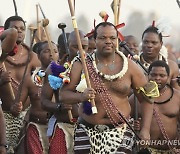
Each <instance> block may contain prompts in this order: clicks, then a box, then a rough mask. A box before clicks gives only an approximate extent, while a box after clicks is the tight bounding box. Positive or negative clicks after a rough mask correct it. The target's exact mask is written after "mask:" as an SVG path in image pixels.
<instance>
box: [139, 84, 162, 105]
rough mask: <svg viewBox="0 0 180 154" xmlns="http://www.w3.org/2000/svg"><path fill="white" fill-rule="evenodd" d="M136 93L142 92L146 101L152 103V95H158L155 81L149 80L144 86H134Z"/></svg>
mask: <svg viewBox="0 0 180 154" xmlns="http://www.w3.org/2000/svg"><path fill="white" fill-rule="evenodd" d="M136 89H137V90H138V91H137V92H138V93H140V92H142V94H143V96H144V97H145V99H147V100H148V102H150V103H153V101H154V100H153V98H154V97H159V89H158V85H157V83H156V82H155V81H149V82H148V83H147V84H146V85H145V86H144V87H140V88H136Z"/></svg>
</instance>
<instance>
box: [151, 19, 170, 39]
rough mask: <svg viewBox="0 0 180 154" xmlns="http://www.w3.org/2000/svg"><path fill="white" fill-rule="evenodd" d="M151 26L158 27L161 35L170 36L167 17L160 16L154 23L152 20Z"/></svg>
mask: <svg viewBox="0 0 180 154" xmlns="http://www.w3.org/2000/svg"><path fill="white" fill-rule="evenodd" d="M152 26H153V27H156V28H157V29H158V33H161V34H162V36H163V37H169V36H170V30H171V26H170V21H169V20H168V18H161V19H159V20H158V21H157V22H156V23H155V21H153V23H152Z"/></svg>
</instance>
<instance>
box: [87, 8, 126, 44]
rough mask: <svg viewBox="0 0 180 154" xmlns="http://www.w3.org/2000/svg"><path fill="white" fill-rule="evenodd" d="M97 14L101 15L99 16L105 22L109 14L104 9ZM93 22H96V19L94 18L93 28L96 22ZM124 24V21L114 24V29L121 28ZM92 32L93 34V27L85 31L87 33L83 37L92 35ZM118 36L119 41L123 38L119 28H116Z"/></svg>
mask: <svg viewBox="0 0 180 154" xmlns="http://www.w3.org/2000/svg"><path fill="white" fill-rule="evenodd" d="M99 15H100V16H101V18H102V19H103V21H104V22H107V20H108V17H109V15H108V14H107V13H106V12H105V11H101V12H100V13H99ZM95 23H96V20H95V19H94V28H95V27H96V24H95ZM124 26H125V23H121V24H118V25H116V26H115V27H116V29H117V30H118V29H119V28H122V27H124ZM93 34H94V29H92V30H91V32H89V33H87V34H86V35H85V37H90V36H92V35H93ZM118 38H119V39H120V40H121V41H123V40H124V36H123V35H122V34H121V33H120V31H119V30H118Z"/></svg>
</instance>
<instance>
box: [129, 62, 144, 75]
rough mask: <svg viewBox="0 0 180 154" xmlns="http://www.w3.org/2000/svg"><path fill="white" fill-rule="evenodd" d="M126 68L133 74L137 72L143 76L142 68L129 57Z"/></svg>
mask: <svg viewBox="0 0 180 154" xmlns="http://www.w3.org/2000/svg"><path fill="white" fill-rule="evenodd" d="M128 70H129V71H130V73H132V74H133V75H135V74H137V75H142V76H144V72H143V70H142V68H141V67H140V66H139V65H137V64H136V63H135V62H134V61H133V60H131V59H128Z"/></svg>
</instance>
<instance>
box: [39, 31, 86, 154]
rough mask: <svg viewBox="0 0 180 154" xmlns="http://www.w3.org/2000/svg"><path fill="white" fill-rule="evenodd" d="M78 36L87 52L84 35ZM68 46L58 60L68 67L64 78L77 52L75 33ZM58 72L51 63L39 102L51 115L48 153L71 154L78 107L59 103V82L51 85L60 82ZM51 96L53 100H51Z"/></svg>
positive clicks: (58, 69) (71, 35) (81, 33)
mask: <svg viewBox="0 0 180 154" xmlns="http://www.w3.org/2000/svg"><path fill="white" fill-rule="evenodd" d="M79 35H80V40H81V43H82V46H83V49H84V50H86V51H87V49H88V39H87V38H85V37H84V36H85V34H84V32H82V31H79ZM68 45H69V46H68V48H69V53H68V54H66V56H62V57H63V58H62V59H60V64H61V65H63V64H64V65H66V64H68V65H69V66H68V68H67V71H66V73H65V74H64V75H63V76H64V77H66V75H68V73H69V70H70V69H71V62H72V61H73V58H74V57H75V56H76V55H77V52H78V43H77V40H76V36H75V31H73V32H71V33H70V35H69V37H68ZM60 70H61V68H60V67H59V66H56V65H55V64H53V63H51V64H50V66H49V67H48V69H47V70H46V76H45V79H44V84H43V87H42V101H41V102H42V106H43V108H44V109H45V110H46V111H48V112H51V113H53V115H52V117H51V118H50V119H49V124H48V132H47V135H48V136H49V138H50V147H49V152H50V153H52V154H54V153H58V154H72V153H73V150H74V146H73V143H74V142H73V141H74V128H75V123H76V121H77V118H78V105H77V104H74V105H72V106H71V105H67V104H64V103H63V102H61V101H60V99H59V90H60V88H61V85H59V83H60V81H59V82H57V84H55V85H53V84H52V81H55V80H57V81H58V80H60V79H59V77H60V76H62V75H61V73H60ZM64 77H63V78H64ZM64 79H65V78H64ZM65 84H68V83H65ZM56 85H59V86H56ZM53 95H54V100H52V98H53Z"/></svg>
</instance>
